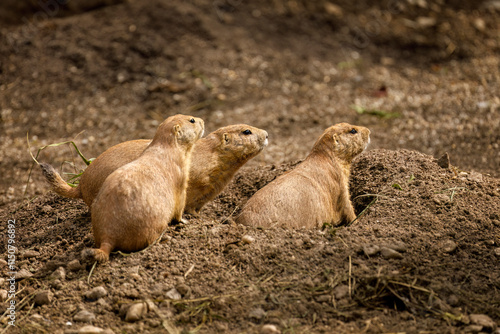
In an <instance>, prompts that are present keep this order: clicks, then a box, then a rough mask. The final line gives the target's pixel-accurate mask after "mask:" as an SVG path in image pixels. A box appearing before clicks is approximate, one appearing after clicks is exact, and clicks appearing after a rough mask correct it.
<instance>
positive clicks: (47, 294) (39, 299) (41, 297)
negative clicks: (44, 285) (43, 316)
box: [34, 290, 54, 306]
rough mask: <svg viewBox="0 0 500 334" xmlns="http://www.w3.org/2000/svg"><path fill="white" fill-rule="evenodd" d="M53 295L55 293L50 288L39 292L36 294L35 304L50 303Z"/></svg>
mask: <svg viewBox="0 0 500 334" xmlns="http://www.w3.org/2000/svg"><path fill="white" fill-rule="evenodd" d="M53 297H54V294H53V293H52V292H51V291H50V290H46V291H42V292H39V293H37V294H36V296H35V299H34V302H35V305H38V306H41V305H47V304H50V303H51V302H52V298H53Z"/></svg>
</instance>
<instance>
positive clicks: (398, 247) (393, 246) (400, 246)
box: [385, 242, 408, 253]
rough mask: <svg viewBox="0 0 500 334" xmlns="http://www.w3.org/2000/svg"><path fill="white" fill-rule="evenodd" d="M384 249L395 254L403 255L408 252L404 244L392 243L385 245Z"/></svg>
mask: <svg viewBox="0 0 500 334" xmlns="http://www.w3.org/2000/svg"><path fill="white" fill-rule="evenodd" d="M385 247H387V248H390V249H393V250H395V251H397V252H401V253H404V252H406V251H407V250H408V245H407V244H405V243H404V242H393V243H391V244H387V245H385Z"/></svg>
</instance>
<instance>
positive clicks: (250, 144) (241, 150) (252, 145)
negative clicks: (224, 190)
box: [212, 124, 269, 161]
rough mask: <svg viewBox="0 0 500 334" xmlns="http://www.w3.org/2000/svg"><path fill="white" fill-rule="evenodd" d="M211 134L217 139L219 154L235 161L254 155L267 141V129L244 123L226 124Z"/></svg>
mask: <svg viewBox="0 0 500 334" xmlns="http://www.w3.org/2000/svg"><path fill="white" fill-rule="evenodd" d="M212 134H213V135H214V136H216V138H217V139H218V141H219V145H218V148H217V149H218V151H219V152H220V154H221V155H223V156H227V157H231V158H232V159H235V160H237V161H247V160H249V159H251V158H253V157H255V156H256V155H257V154H259V153H260V152H261V151H262V150H263V149H264V147H266V146H267V144H268V141H269V140H268V133H267V131H265V130H262V129H259V128H256V127H253V126H250V125H246V124H236V125H230V126H226V127H223V128H220V129H218V130H216V131H214V132H213V133H212Z"/></svg>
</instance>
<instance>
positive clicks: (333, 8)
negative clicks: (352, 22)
mask: <svg viewBox="0 0 500 334" xmlns="http://www.w3.org/2000/svg"><path fill="white" fill-rule="evenodd" d="M325 11H326V12H327V13H328V14H330V15H333V16H337V17H341V16H342V15H343V13H344V12H343V10H342V8H341V7H340V6H338V5H335V4H333V3H331V2H326V3H325Z"/></svg>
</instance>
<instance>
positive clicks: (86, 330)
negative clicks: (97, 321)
mask: <svg viewBox="0 0 500 334" xmlns="http://www.w3.org/2000/svg"><path fill="white" fill-rule="evenodd" d="M108 333H109V334H111V333H113V331H112V330H110V329H106V330H104V329H102V328H99V327H95V326H91V325H87V326H83V327H82V328H80V329H79V330H78V334H108Z"/></svg>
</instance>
